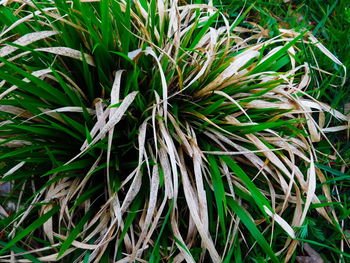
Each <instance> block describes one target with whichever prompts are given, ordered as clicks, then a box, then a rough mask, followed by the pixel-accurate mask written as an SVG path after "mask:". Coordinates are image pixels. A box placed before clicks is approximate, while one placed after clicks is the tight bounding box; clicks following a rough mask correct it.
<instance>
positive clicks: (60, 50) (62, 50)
mask: <svg viewBox="0 0 350 263" xmlns="http://www.w3.org/2000/svg"><path fill="white" fill-rule="evenodd" d="M35 51H40V52H46V53H51V54H55V55H59V56H65V57H70V58H74V59H77V60H80V61H83V56H84V58H85V61H86V63H87V64H89V65H90V66H95V62H94V58H93V57H92V56H91V55H89V54H86V53H83V54H82V53H81V52H80V51H79V50H76V49H73V48H69V47H46V48H45V47H43V48H36V49H35Z"/></svg>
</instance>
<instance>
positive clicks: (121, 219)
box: [0, 0, 349, 262]
mask: <svg viewBox="0 0 350 263" xmlns="http://www.w3.org/2000/svg"><path fill="white" fill-rule="evenodd" d="M2 4H7V7H6V9H5V8H4V7H2V10H7V11H6V13H4V14H5V15H6V16H7V18H8V22H6V23H5V24H3V25H1V27H0V45H1V46H0V62H1V65H0V79H1V80H2V81H1V82H0V98H1V105H0V112H1V115H0V121H1V124H0V138H1V148H0V151H1V152H0V153H1V155H0V159H1V160H2V161H3V162H4V163H5V166H4V167H3V168H2V171H4V173H3V175H2V177H1V182H3V184H7V185H10V186H11V187H10V188H11V189H10V191H9V193H7V194H6V196H7V197H6V198H5V199H4V201H2V202H1V206H0V209H1V210H0V211H1V217H2V219H1V222H2V226H3V227H4V228H3V231H2V235H3V237H2V242H1V243H0V245H1V246H2V249H1V250H0V254H1V256H0V262H51V261H60V262H158V261H162V262H182V261H186V262H233V261H234V259H235V260H237V258H242V259H245V260H247V262H248V261H249V259H251V258H257V257H258V256H260V257H261V256H263V258H262V259H261V260H268V259H269V260H270V261H272V262H281V261H282V260H284V261H285V262H288V261H289V260H290V258H291V257H292V256H293V255H294V252H295V249H296V248H297V246H298V245H299V244H300V241H299V237H300V236H299V229H300V228H301V227H302V226H303V225H304V223H305V220H306V218H307V217H308V216H310V215H312V216H313V217H316V216H318V217H319V220H325V221H328V222H329V224H331V225H338V224H339V221H338V216H339V215H337V213H336V211H335V210H333V209H329V207H326V206H324V205H322V204H323V203H327V202H329V203H332V202H334V198H333V197H332V194H331V192H330V189H329V187H328V186H327V182H326V178H325V176H324V174H323V173H322V170H321V169H319V168H318V167H317V166H316V165H315V163H317V162H318V158H319V157H318V156H319V153H318V152H317V150H316V149H315V147H314V143H315V142H319V141H320V140H326V141H327V137H326V134H327V133H328V132H333V131H340V130H345V129H348V128H349V127H348V124H347V123H346V121H347V118H346V116H345V115H343V114H342V113H341V112H339V111H336V110H333V109H331V108H330V107H329V106H328V105H326V104H324V103H322V102H320V101H318V100H317V99H315V98H313V97H312V96H310V95H309V92H308V90H309V86H310V85H313V83H314V80H313V78H315V76H314V75H312V74H311V73H310V72H311V71H316V72H320V73H322V74H327V72H326V73H324V71H323V70H322V69H320V68H319V67H318V66H317V65H311V64H310V63H307V62H306V55H305V54H306V52H309V53H310V52H311V54H312V53H313V51H314V50H316V49H318V50H320V51H321V52H322V53H323V54H324V56H327V57H328V58H329V59H330V60H331V61H333V62H334V63H336V64H338V65H340V66H342V67H343V64H342V63H341V62H340V61H339V60H338V59H337V58H336V57H335V56H333V55H332V54H331V53H330V52H329V51H328V50H327V49H326V48H325V47H324V46H323V45H322V44H320V43H319V42H318V41H317V39H316V38H315V37H314V36H313V35H312V34H311V33H310V32H308V31H306V30H305V31H303V32H295V31H293V30H290V29H280V35H279V36H277V37H274V38H270V37H269V32H268V31H267V30H265V29H264V28H261V27H260V26H258V25H256V24H254V23H245V26H241V25H240V23H241V22H242V21H243V20H244V13H243V12H242V14H241V16H239V17H238V18H237V20H236V21H230V20H228V19H227V18H226V17H225V15H224V14H223V13H222V12H220V10H217V9H216V8H215V7H213V6H212V5H211V4H208V5H207V4H182V3H180V2H178V1H170V0H169V1H131V2H130V1H68V2H66V3H64V2H61V1H57V2H56V3H51V2H49V1H48V2H46V1H44V2H31V1H23V0H16V1H5V2H2ZM242 11H243V10H242ZM344 72H345V73H346V71H345V67H344ZM339 78H340V76H339ZM327 115H330V116H332V118H335V119H337V120H338V123H339V125H338V126H336V127H329V126H328V125H327V123H326V122H325V120H326V116H327ZM329 147H333V146H332V145H329ZM334 150H335V152H336V149H334ZM318 184H322V186H321V187H320V186H318ZM11 203H14V204H15V207H13V208H6V207H5V206H6V204H7V205H8V204H11ZM4 225H6V226H4ZM339 234H340V235H343V236H344V234H342V229H341V228H339ZM344 241H345V242H346V243H347V242H348V241H347V239H344ZM238 254H239V255H238ZM33 258H34V259H35V260H36V261H34V259H33Z"/></svg>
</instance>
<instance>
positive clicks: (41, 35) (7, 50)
mask: <svg viewBox="0 0 350 263" xmlns="http://www.w3.org/2000/svg"><path fill="white" fill-rule="evenodd" d="M57 34H58V32H56V31H41V32H34V33H28V34H26V35H24V36H22V37H20V38H19V39H17V40H16V41H14V42H13V44H16V45H19V46H27V45H29V44H31V43H34V42H36V41H39V40H42V39H45V38H48V37H51V36H54V35H57ZM16 50H18V47H15V46H10V45H6V46H4V47H2V48H1V49H0V57H6V56H8V55H10V54H11V53H13V52H15V51H16Z"/></svg>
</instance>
